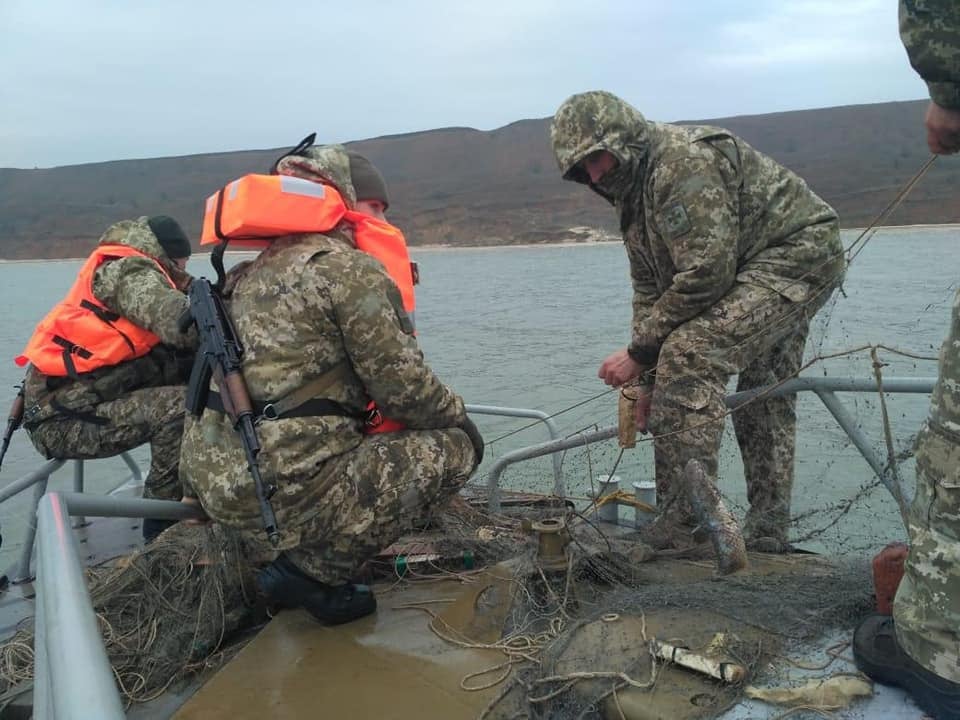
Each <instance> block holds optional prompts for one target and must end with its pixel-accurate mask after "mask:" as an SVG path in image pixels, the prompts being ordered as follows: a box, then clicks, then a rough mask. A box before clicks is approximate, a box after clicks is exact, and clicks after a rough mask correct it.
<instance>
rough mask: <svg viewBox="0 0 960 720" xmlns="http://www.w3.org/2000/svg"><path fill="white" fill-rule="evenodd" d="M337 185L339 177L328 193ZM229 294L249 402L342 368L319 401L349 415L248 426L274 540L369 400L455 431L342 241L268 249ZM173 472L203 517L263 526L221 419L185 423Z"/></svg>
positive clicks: (344, 445)
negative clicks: (271, 491)
mask: <svg viewBox="0 0 960 720" xmlns="http://www.w3.org/2000/svg"><path fill="white" fill-rule="evenodd" d="M344 158H345V155H344ZM345 182H349V180H344V179H343V178H339V181H338V182H337V185H338V187H344V185H343V183H345ZM343 194H344V195H345V196H346V197H348V198H350V197H351V194H350V192H346V193H343ZM228 287H229V288H230V293H229V297H228V299H227V302H228V311H229V313H230V316H231V318H232V320H233V322H234V325H235V327H236V330H237V333H238V335H239V337H240V340H241V341H242V343H243V345H244V348H245V354H244V361H243V374H244V378H245V379H246V383H247V387H248V390H249V392H250V396H251V398H252V399H253V400H254V402H256V403H267V402H270V401H272V400H276V399H278V398H281V397H284V396H286V395H288V394H289V393H291V392H293V391H296V390H298V389H299V388H302V387H304V386H306V385H307V384H309V383H311V382H313V381H315V380H317V379H318V378H321V377H322V376H324V375H325V374H326V373H327V372H328V371H331V370H332V369H333V368H341V369H342V370H343V374H342V375H341V376H340V378H339V379H338V381H337V382H336V383H335V384H334V385H333V386H332V387H330V388H328V390H326V391H325V392H324V396H325V397H326V398H328V399H331V400H334V401H336V402H338V403H339V404H340V405H341V406H343V407H344V408H346V409H347V410H348V411H351V412H353V413H355V416H352V417H351V416H338V415H324V416H313V417H300V418H296V417H291V418H285V419H280V420H269V421H268V420H263V421H262V422H260V424H259V425H258V436H259V439H260V444H261V446H262V451H261V453H260V466H261V472H262V474H263V477H264V481H265V482H268V483H272V484H274V485H276V486H277V487H278V492H277V493H276V495H274V497H273V499H272V504H273V507H274V510H275V512H276V514H277V520H278V523H279V525H280V527H281V530H283V528H284V526H287V527H291V526H293V525H296V524H299V523H301V522H305V521H306V520H308V519H309V518H310V517H311V516H312V515H313V514H315V513H316V512H317V510H318V509H319V508H320V507H322V505H321V503H323V502H324V493H325V490H326V485H325V483H326V479H325V478H326V476H325V475H324V473H323V467H324V461H326V460H327V459H329V458H331V457H335V456H338V455H341V454H343V453H347V452H350V451H351V450H352V449H354V448H355V447H357V446H358V445H359V444H360V442H361V440H362V438H363V433H362V430H363V421H362V417H361V416H362V415H363V413H364V409H365V408H366V405H367V402H368V400H369V399H373V400H374V401H375V402H376V403H377V406H378V407H379V408H380V410H381V411H382V412H383V414H384V415H386V416H388V417H390V418H393V419H396V420H398V421H400V422H402V423H403V424H405V425H406V426H407V427H408V428H410V429H430V428H446V427H454V426H458V425H460V424H461V423H462V422H463V421H464V419H465V417H466V415H465V410H464V406H463V401H462V400H461V399H460V397H458V396H457V395H455V394H454V393H453V392H452V391H451V390H450V389H448V388H447V387H446V386H444V385H443V384H442V383H441V382H440V380H439V379H438V378H437V376H436V375H434V373H433V372H432V371H431V369H430V368H429V367H428V366H427V364H426V363H425V362H424V358H423V354H422V353H421V351H420V348H419V346H418V344H417V341H416V339H415V338H414V337H413V335H412V334H410V333H411V332H412V327H411V325H410V323H409V318H408V317H407V315H406V313H405V311H404V310H403V304H402V300H401V297H400V292H399V290H398V289H397V287H396V285H395V284H394V283H393V281H392V280H391V279H390V276H389V275H388V274H387V272H386V270H385V269H384V268H383V265H381V264H380V262H379V261H377V260H376V259H374V258H373V257H371V256H370V255H367V254H366V253H364V252H361V251H359V250H357V249H355V248H354V247H353V243H352V240H351V238H350V236H349V235H348V234H347V231H346V230H334V231H331V232H329V233H327V234H324V235H319V234H311V235H293V236H288V237H285V238H278V239H276V240H274V241H273V242H271V244H270V245H269V246H268V247H267V248H266V249H264V250H263V252H261V253H260V255H259V256H258V257H257V258H256V259H255V260H254V261H253V262H251V263H249V264H246V265H244V266H243V267H242V268H241V269H239V270H238V271H237V272H235V273H234V277H232V278H231V281H230V283H229V284H228ZM180 468H181V474H182V476H183V478H184V479H185V480H186V481H187V482H188V483H189V484H190V485H191V486H192V490H193V491H194V492H195V493H196V494H197V495H198V496H199V497H200V499H201V501H202V503H203V506H204V508H205V509H206V511H207V512H208V513H209V514H210V515H211V517H213V518H215V519H217V520H218V521H220V522H224V523H226V524H230V525H233V526H235V527H240V528H242V529H250V530H258V529H259V528H260V527H261V524H260V516H259V507H258V505H257V501H256V498H255V495H254V490H253V483H252V480H251V478H250V475H249V472H248V470H247V464H246V461H245V459H244V455H243V451H242V448H241V445H240V442H239V439H238V437H237V434H236V433H235V432H234V430H233V428H232V426H231V424H230V421H229V420H228V419H227V418H226V416H225V415H223V414H221V413H217V412H213V411H211V410H206V411H205V412H204V413H203V415H202V417H201V418H200V419H199V421H197V420H194V419H192V418H188V423H187V429H186V432H185V435H184V441H183V446H182V454H181V462H180Z"/></svg>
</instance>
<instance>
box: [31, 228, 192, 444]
mask: <svg viewBox="0 0 960 720" xmlns="http://www.w3.org/2000/svg"><path fill="white" fill-rule="evenodd" d="M99 244H100V245H118V244H119V245H128V246H130V247H133V248H136V249H137V250H140V251H141V252H143V253H146V254H147V255H149V256H150V257H151V258H157V260H158V261H159V262H160V263H161V264H162V265H163V266H164V268H165V269H166V270H167V272H168V273H169V274H170V277H172V278H173V279H174V281H175V282H176V283H177V285H178V287H179V288H180V289H174V288H171V287H170V284H169V283H168V282H167V280H166V278H165V277H164V275H163V273H162V272H160V270H159V269H158V268H157V265H156V263H154V262H153V260H151V259H150V258H145V257H139V256H132V257H126V258H118V259H116V260H110V261H108V262H105V263H104V264H103V265H101V266H100V267H99V268H97V271H96V272H95V273H94V276H93V293H94V295H96V297H97V299H98V300H100V302H102V303H103V304H104V305H106V306H107V307H108V308H109V309H110V310H113V311H114V312H116V313H118V314H119V315H122V316H123V317H125V318H127V319H129V320H131V321H132V322H134V323H136V324H137V325H139V326H141V327H143V328H146V329H147V330H150V331H151V332H153V333H154V334H155V335H157V336H159V337H160V339H161V340H162V341H163V344H162V345H159V346H157V347H156V348H154V349H153V350H152V351H151V352H149V353H148V354H147V355H145V356H143V357H140V358H136V359H135V360H129V361H127V362H123V363H120V364H118V365H114V366H111V367H106V368H100V369H98V370H94V371H93V372H89V373H84V374H82V375H81V376H80V377H79V378H78V379H77V380H72V379H70V378H66V377H64V378H60V377H48V376H46V375H44V374H43V373H41V372H39V371H38V370H36V368H33V367H31V368H30V369H29V370H28V371H27V376H26V380H25V386H24V402H25V408H26V409H25V411H24V423H25V424H26V426H27V427H28V428H30V427H31V426H35V425H37V424H39V423H40V422H42V421H44V420H47V419H49V418H51V417H80V418H86V419H90V420H94V421H95V420H96V406H97V405H99V404H100V403H102V402H106V401H109V400H115V399H116V398H118V397H120V396H122V395H124V394H126V393H129V392H131V391H133V390H136V389H138V388H142V387H158V386H162V385H176V384H182V383H183V382H184V380H183V375H184V372H185V370H187V371H188V369H189V365H190V362H191V358H192V352H191V351H192V349H193V348H194V347H195V346H196V332H194V331H191V332H189V333H186V334H184V333H181V332H180V330H179V329H178V327H177V321H178V319H179V317H180V315H182V314H183V311H184V310H185V309H186V308H187V305H188V301H187V296H186V295H185V294H184V292H182V290H185V289H186V288H187V286H188V285H189V283H190V276H189V275H188V274H187V273H186V272H184V271H183V270H180V269H179V268H178V267H177V266H176V265H175V264H174V263H173V261H172V260H170V259H169V258H168V257H167V256H166V254H165V253H164V251H163V248H162V247H161V246H160V243H159V242H158V241H157V238H156V237H155V236H154V235H153V233H152V232H151V231H150V228H149V227H148V226H147V218H146V217H142V218H139V219H137V220H124V221H122V222H118V223H116V224H114V225H111V226H110V227H109V228H108V229H107V231H106V232H105V233H104V234H103V236H102V237H101V238H100V241H99Z"/></svg>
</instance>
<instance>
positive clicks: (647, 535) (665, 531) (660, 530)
mask: <svg viewBox="0 0 960 720" xmlns="http://www.w3.org/2000/svg"><path fill="white" fill-rule="evenodd" d="M637 535H638V536H639V537H640V540H641V541H642V542H644V543H646V544H647V545H649V546H650V547H652V548H653V549H654V550H671V549H679V548H689V547H692V546H694V545H698V544H699V543H702V542H705V541H706V540H707V536H706V534H705V533H704V532H703V531H702V530H701V529H700V528H699V527H698V526H697V525H696V523H695V522H694V521H693V520H691V519H689V518H684V517H679V516H677V515H673V514H669V513H668V514H664V515H658V516H657V518H656V519H655V520H654V521H653V522H651V523H649V524H648V525H644V526H643V527H642V528H640V530H638V531H637Z"/></svg>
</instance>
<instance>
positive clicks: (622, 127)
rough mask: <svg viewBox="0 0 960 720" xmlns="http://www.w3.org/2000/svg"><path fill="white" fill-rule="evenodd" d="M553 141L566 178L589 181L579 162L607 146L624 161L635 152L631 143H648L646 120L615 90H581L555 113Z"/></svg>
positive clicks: (552, 131) (562, 172)
mask: <svg viewBox="0 0 960 720" xmlns="http://www.w3.org/2000/svg"><path fill="white" fill-rule="evenodd" d="M550 142H551V143H552V145H553V154H554V157H556V159H557V165H558V167H559V168H560V173H561V174H562V175H563V179H564V180H573V181H575V182H579V183H583V184H584V185H589V184H590V178H589V177H588V176H587V174H586V172H584V170H583V168H581V167H579V165H578V163H579V162H580V161H581V160H583V159H584V158H585V157H586V156H587V155H589V154H590V153H592V152H596V151H597V150H607V151H608V152H610V153H613V155H614V156H615V157H616V158H617V160H618V162H619V163H620V164H621V165H625V164H626V163H628V162H629V161H630V160H631V156H632V155H633V153H632V152H631V150H630V147H631V146H634V147H636V146H640V147H645V146H646V143H647V121H646V120H645V119H644V117H643V115H641V114H640V111H638V110H637V109H636V108H634V107H633V106H631V105H630V104H628V103H626V102H624V101H623V100H621V99H620V98H618V97H617V96H616V95H614V94H613V93H609V92H606V91H604V90H594V91H591V92H585V93H579V94H577V95H573V96H571V97H569V98H567V100H565V101H564V102H563V104H562V105H561V106H560V107H559V109H558V110H557V112H556V114H554V116H553V122H552V123H550Z"/></svg>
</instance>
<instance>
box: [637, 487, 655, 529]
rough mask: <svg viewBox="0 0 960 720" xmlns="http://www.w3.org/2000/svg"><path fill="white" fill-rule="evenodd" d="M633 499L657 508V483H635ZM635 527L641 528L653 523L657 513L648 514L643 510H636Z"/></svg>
mask: <svg viewBox="0 0 960 720" xmlns="http://www.w3.org/2000/svg"><path fill="white" fill-rule="evenodd" d="M633 497H634V498H635V499H636V500H637V502H642V503H645V504H647V505H651V506H653V507H656V506H657V483H656V482H654V481H653V480H640V481H638V482H635V483H633ZM634 512H635V513H636V515H635V516H634V527H636V528H641V527H643V526H644V525H647V524H648V523H651V522H653V519H654V518H655V517H656V516H657V514H656V513H651V512H647V511H646V510H642V509H641V508H634Z"/></svg>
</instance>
